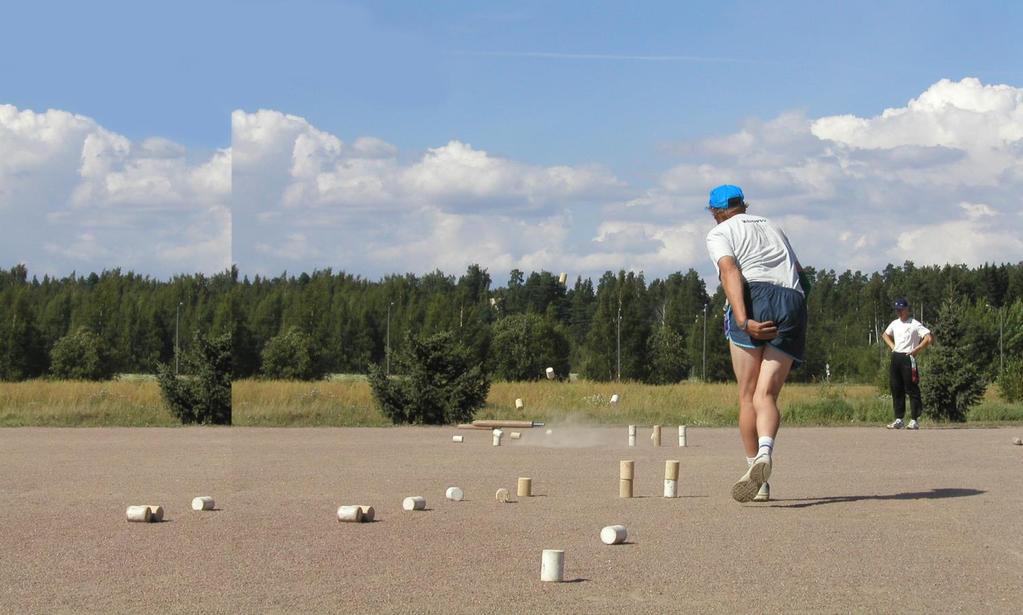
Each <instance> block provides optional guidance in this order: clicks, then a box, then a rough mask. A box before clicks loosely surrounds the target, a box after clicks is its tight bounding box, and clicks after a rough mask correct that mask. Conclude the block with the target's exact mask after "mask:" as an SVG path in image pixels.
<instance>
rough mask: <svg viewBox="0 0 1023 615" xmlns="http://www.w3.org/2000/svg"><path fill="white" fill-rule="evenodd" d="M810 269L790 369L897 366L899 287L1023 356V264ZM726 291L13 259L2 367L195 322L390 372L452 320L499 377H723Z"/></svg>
mask: <svg viewBox="0 0 1023 615" xmlns="http://www.w3.org/2000/svg"><path fill="white" fill-rule="evenodd" d="M807 271H808V273H810V275H811V278H812V280H813V291H812V292H811V293H810V296H809V298H808V313H809V330H808V337H807V356H806V361H805V362H804V364H803V365H802V366H800V368H799V369H797V370H795V371H794V372H793V374H792V376H791V378H792V379H793V380H795V381H803V382H812V381H821V380H835V381H841V382H864V383H870V382H875V381H878V379H879V378H880V377H881V376H880V375H881V374H883V373H884V367H885V366H886V365H887V362H886V358H887V352H886V351H887V348H885V347H884V344H883V342H881V341H880V339H879V335H880V333H882V332H883V331H884V329H885V327H886V326H887V324H888V323H889V322H890V321H891V320H892V319H893V318H894V314H893V312H892V310H891V304H892V301H893V300H894V299H895V298H896V297H906V298H908V299H909V300H910V302H911V303H912V304H913V311H914V315H915V317H917V318H918V319H920V320H923V321H924V322H925V323H927V322H928V321H929V320H931V318H933V316H936V315H937V312H938V307H939V305H940V304H942V303H943V302H945V301H946V300H949V299H951V300H954V301H956V302H958V303H960V304H961V305H962V307H963V309H964V310H965V316H966V318H965V325H964V332H963V334H962V337H963V339H961V340H955V343H957V344H962V345H969V346H970V347H971V352H972V355H973V356H975V357H976V363H977V366H978V367H979V368H980V370H981V373H988V372H990V371H991V370H992V369H993V370H995V373H993V374H991V378H990V380H994V378H995V377H996V376H997V371H998V370H999V369H1001V365H1002V360H1003V357H1004V358H1005V359H1006V360H1007V359H1009V358H1013V357H1020V356H1021V355H1023V262H1020V263H1016V264H1009V263H1004V264H987V263H986V264H984V265H981V266H976V267H969V266H966V265H942V266H937V265H931V266H916V265H914V264H913V263H912V262H910V261H907V262H905V263H904V264H902V265H901V266H896V265H892V264H889V265H887V266H886V267H885V268H884V269H883V270H881V271H876V272H872V273H869V274H865V273H862V272H859V271H855V272H854V271H851V270H846V271H844V272H841V273H837V272H836V271H834V270H825V269H821V270H817V269H814V268H808V269H807ZM723 304H724V295H723V293H722V291H721V288H720V285H719V286H717V287H716V288H715V289H713V291H712V292H711V291H709V290H708V288H707V286H706V283H705V282H704V280H703V279H702V278H701V277H700V276H699V274H698V273H697V272H696V271H695V270H693V269H689V270H687V271H685V272H682V271H677V272H675V273H671V274H669V275H667V276H664V277H656V278H653V279H651V280H649V281H648V280H647V279H646V278H645V276H644V275H643V273H642V272H629V271H624V270H619V271H617V272H615V271H607V272H605V273H604V274H603V275H602V276H600V277H599V278H597V279H596V280H594V279H592V278H588V277H587V278H584V277H582V276H577V277H576V278H575V280H574V281H573V280H569V281H568V283H567V284H562V283H561V282H560V280H559V276H558V275H557V274H555V273H552V272H547V271H538V272H530V273H528V274H527V273H526V272H523V271H521V270H518V269H513V270H512V271H511V272H510V275H509V277H508V283H507V284H506V285H504V286H494V285H493V284H492V279H491V277H490V274H489V273H488V271H487V269H485V268H482V267H481V266H479V265H476V264H474V265H470V266H469V267H467V269H466V271H465V273H463V274H462V275H460V276H455V275H450V274H446V273H444V272H442V271H440V270H435V271H433V272H431V273H427V274H423V275H416V274H411V273H405V274H390V275H385V276H383V277H382V278H379V279H377V280H370V279H368V278H364V277H361V276H359V275H357V274H352V273H347V272H344V271H338V272H335V271H333V270H332V269H329V268H328V269H322V270H315V271H313V272H311V273H305V272H303V273H300V274H286V273H285V274H281V275H279V276H276V277H267V276H254V277H252V278H249V277H248V276H245V277H241V278H240V277H239V272H238V269H237V267H232V268H231V269H230V270H227V271H224V272H222V273H217V274H213V275H205V274H199V273H196V274H183V275H177V276H173V277H172V278H170V279H168V280H159V279H155V278H152V277H149V276H146V275H140V274H136V273H133V272H131V271H128V272H122V270H121V269H118V268H115V269H110V270H105V271H103V272H100V273H89V274H87V275H79V274H77V273H72V274H70V275H68V276H65V277H51V276H44V277H43V278H42V279H39V278H37V277H35V276H33V277H31V278H30V277H29V271H28V269H27V267H25V266H24V265H17V266H14V267H12V268H10V269H7V270H0V380H5V381H17V380H26V379H31V378H42V377H68V374H72V377H77V376H74V375H75V374H79V373H85V372H75V371H68V369H69V368H67V367H66V366H65V363H70V364H72V365H74V364H75V361H76V360H77V359H76V358H78V357H80V355H83V354H87V351H86V349H88V352H92V353H93V354H95V357H94V359H93V363H94V364H96V365H97V366H98V367H97V368H96V369H97V370H98V371H96V372H95V373H94V374H93V376H95V377H98V378H106V377H111V376H113V375H114V374H119V373H145V374H151V373H156V372H157V371H158V367H159V365H160V364H164V365H171V364H173V363H174V360H175V357H176V356H178V355H181V354H183V353H185V352H188V351H189V350H190V349H191V347H192V346H193V344H195V343H196V334H200V335H207V336H223V335H227V336H229V339H230V344H231V358H232V360H231V364H232V368H231V369H232V375H231V376H232V378H233V379H242V378H252V377H266V378H288V379H304V380H315V379H319V378H322V377H324V376H326V375H328V374H338V373H350V374H367V373H368V372H369V370H370V366H371V365H379V366H381V367H382V368H384V369H385V370H388V371H389V370H390V368H391V365H390V363H391V361H390V359H391V358H392V357H393V356H394V355H395V354H396V353H398V352H400V351H401V350H402V349H403V348H404V347H405V346H406V345H407V344H408V343H409V338H408V336H409V335H413V336H418V337H426V336H429V335H433V334H436V333H441V332H449V333H452V334H453V335H454V337H455V338H456V339H457V340H459V341H460V343H461V344H463V345H464V346H465V348H466V349H467V351H468V352H469V354H470V356H471V357H473V359H474V361H475V362H476V363H478V364H479V365H482V366H484V369H485V370H486V371H487V373H489V374H491V375H492V376H493V377H495V378H496V379H501V380H530V379H540V378H543V377H544V370H545V369H546V368H547V367H553V368H554V369H555V372H556V374H557V376H558V377H559V378H565V377H567V376H568V374H569V373H574V374H579V375H580V376H581V377H583V378H586V379H592V380H615V379H619V378H620V379H621V380H630V381H640V382H647V383H651V384H670V383H674V382H680V381H683V380H687V379H701V380H708V381H723V380H729V379H731V378H732V373H731V364H730V359H729V357H728V350H727V343H726V340H725V339H724V336H723V334H722V307H723ZM932 306H933V307H932ZM922 309H923V310H925V311H924V312H923V313H921V310H922ZM929 316H930V317H929ZM176 340H177V341H176ZM938 341H939V343H950V340H941V339H940V338H939V340H938ZM176 348H177V349H178V352H177V353H175V349H176ZM90 373H91V372H90Z"/></svg>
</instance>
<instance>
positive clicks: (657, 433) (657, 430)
mask: <svg viewBox="0 0 1023 615" xmlns="http://www.w3.org/2000/svg"><path fill="white" fill-rule="evenodd" d="M650 439H651V440H653V441H654V446H660V445H661V426H660V425H654V432H653V433H652V434H650Z"/></svg>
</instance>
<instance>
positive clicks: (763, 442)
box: [757, 436, 774, 455]
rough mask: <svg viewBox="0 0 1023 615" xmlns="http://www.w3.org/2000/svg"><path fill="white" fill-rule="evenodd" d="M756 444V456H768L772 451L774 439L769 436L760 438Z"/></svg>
mask: <svg viewBox="0 0 1023 615" xmlns="http://www.w3.org/2000/svg"><path fill="white" fill-rule="evenodd" d="M757 444H759V445H760V449H759V450H758V451H757V455H770V454H771V451H773V450H774V438H772V437H771V436H760V439H759V440H757Z"/></svg>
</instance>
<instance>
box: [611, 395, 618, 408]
mask: <svg viewBox="0 0 1023 615" xmlns="http://www.w3.org/2000/svg"><path fill="white" fill-rule="evenodd" d="M617 404H618V393H615V394H614V395H612V396H611V405H612V406H615V405H617Z"/></svg>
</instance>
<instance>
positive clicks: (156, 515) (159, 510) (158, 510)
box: [147, 504, 163, 523]
mask: <svg viewBox="0 0 1023 615" xmlns="http://www.w3.org/2000/svg"><path fill="white" fill-rule="evenodd" d="M147 507H148V508H149V520H150V521H153V522H156V523H159V522H160V521H163V506H160V505H159V504H149V505H147Z"/></svg>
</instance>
